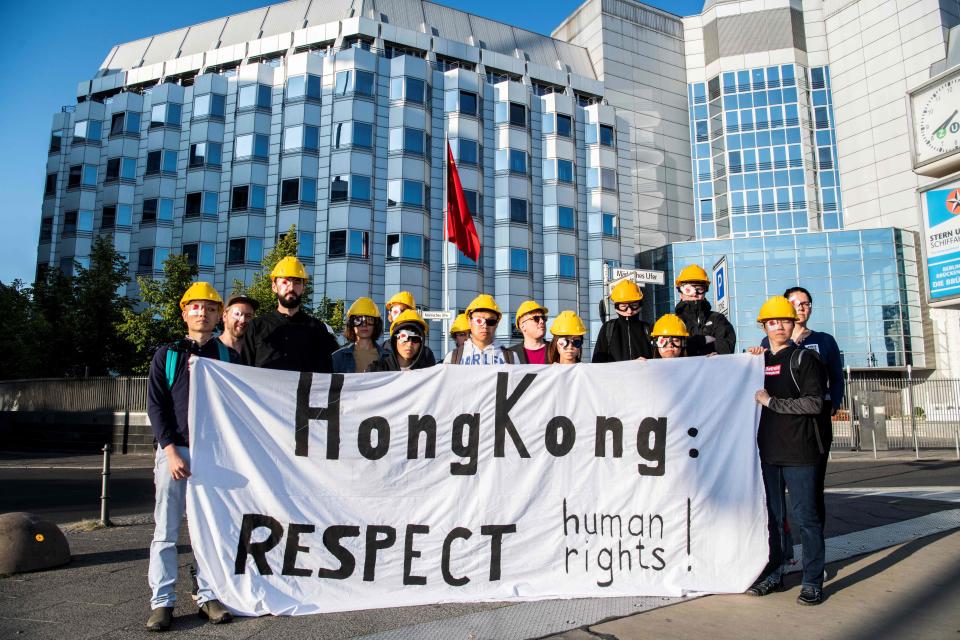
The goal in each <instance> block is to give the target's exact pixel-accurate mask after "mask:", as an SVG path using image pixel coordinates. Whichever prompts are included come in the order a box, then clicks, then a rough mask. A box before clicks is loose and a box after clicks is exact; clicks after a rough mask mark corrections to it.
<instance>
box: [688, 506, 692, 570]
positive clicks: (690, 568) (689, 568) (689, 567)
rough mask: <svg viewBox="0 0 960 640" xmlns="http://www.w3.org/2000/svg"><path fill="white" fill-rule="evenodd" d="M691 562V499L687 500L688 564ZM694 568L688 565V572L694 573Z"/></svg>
mask: <svg viewBox="0 0 960 640" xmlns="http://www.w3.org/2000/svg"><path fill="white" fill-rule="evenodd" d="M689 561H690V498H687V562H689ZM692 570H693V567H692V566H690V565H689V564H688V565H687V571H692Z"/></svg>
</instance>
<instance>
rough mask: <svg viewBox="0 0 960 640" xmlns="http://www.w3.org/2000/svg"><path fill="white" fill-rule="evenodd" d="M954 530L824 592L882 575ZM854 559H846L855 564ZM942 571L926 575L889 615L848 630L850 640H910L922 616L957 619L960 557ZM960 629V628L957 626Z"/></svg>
mask: <svg viewBox="0 0 960 640" xmlns="http://www.w3.org/2000/svg"><path fill="white" fill-rule="evenodd" d="M955 531H956V529H954V530H953V531H947V532H943V533H938V534H936V535H932V536H927V537H925V538H921V539H919V540H914V541H913V542H909V543H907V544H905V545H903V546H902V547H900V548H899V549H897V550H896V551H894V552H893V553H891V554H889V555H888V556H886V557H884V558H881V559H879V560H877V561H876V562H874V563H872V564H871V565H869V566H867V567H864V568H863V569H860V570H859V571H857V572H855V573H853V574H851V575H849V576H846V577H844V578H841V579H840V580H838V581H836V582H834V583H831V584H828V585H827V586H826V589H825V591H826V592H827V593H828V594H829V593H832V592H836V591H839V590H841V589H844V588H847V587H850V586H852V585H854V584H856V583H858V582H860V581H861V580H864V579H866V578H869V577H871V576H874V575H877V574H878V573H882V572H883V570H884V569H886V568H888V567H891V566H893V565H895V564H897V563H899V562H902V561H904V560H906V559H907V558H908V557H910V556H911V555H912V554H913V553H915V552H916V551H917V550H919V549H921V548H922V547H924V546H926V545H929V544H931V543H932V542H935V541H936V540H939V539H941V538H944V537H946V536H948V535H950V534H952V533H954V532H955ZM854 560H855V558H850V559H848V560H844V561H843V562H844V563H849V562H853V561H854ZM943 560H944V562H943V563H942V564H941V568H940V570H939V571H937V572H935V573H934V574H933V575H929V576H926V580H925V585H926V586H925V587H924V588H923V589H918V590H914V591H913V592H912V593H910V594H909V595H908V596H906V597H904V598H903V599H902V600H901V603H900V605H899V606H896V607H891V608H890V609H889V610H888V611H887V612H886V614H884V615H881V616H876V617H875V618H873V619H872V620H869V621H867V622H865V623H864V624H863V626H862V627H860V628H859V629H849V628H848V629H847V630H845V634H844V635H845V637H846V638H847V639H849V640H885V639H887V638H891V639H893V638H909V637H911V636H913V635H915V633H916V629H917V627H918V625H922V624H923V622H922V621H921V620H919V619H918V617H920V616H921V615H924V614H925V615H927V616H945V617H946V619H951V618H952V619H954V620H957V619H958V613H957V611H958V608H957V607H958V604H960V558H944V559H943ZM958 626H960V625H958Z"/></svg>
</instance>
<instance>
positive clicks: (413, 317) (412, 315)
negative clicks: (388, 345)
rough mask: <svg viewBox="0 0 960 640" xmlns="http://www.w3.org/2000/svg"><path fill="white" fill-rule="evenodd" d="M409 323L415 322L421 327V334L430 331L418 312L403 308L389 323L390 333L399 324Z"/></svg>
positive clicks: (391, 333)
mask: <svg viewBox="0 0 960 640" xmlns="http://www.w3.org/2000/svg"><path fill="white" fill-rule="evenodd" d="M410 323H413V324H416V325H418V326H419V327H420V328H421V329H423V335H427V334H428V333H430V327H428V326H427V323H426V322H425V321H424V319H423V318H421V317H420V314H419V313H417V312H416V311H414V310H413V309H405V310H404V311H402V312H401V313H400V315H398V316H397V319H396V320H394V321H393V322H392V323H390V335H393V332H394V330H395V329H396V328H397V327H399V326H400V325H402V324H410Z"/></svg>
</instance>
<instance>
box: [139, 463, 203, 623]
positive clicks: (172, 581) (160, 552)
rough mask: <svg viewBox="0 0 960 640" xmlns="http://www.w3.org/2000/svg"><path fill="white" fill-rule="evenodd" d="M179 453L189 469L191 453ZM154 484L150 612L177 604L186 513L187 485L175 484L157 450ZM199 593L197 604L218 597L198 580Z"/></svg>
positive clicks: (198, 578) (184, 481)
mask: <svg viewBox="0 0 960 640" xmlns="http://www.w3.org/2000/svg"><path fill="white" fill-rule="evenodd" d="M177 453H179V454H180V457H181V458H183V459H184V460H185V461H186V463H187V465H188V466H189V465H190V449H188V448H187V447H177ZM153 482H154V485H155V486H156V506H155V507H154V509H153V521H154V523H155V527H154V530H153V542H151V543H150V569H149V571H148V573H147V576H148V580H149V582H150V590H151V592H152V593H153V595H152V597H151V598H150V608H151V609H159V608H161V607H173V606H174V604H175V603H176V601H177V593H176V590H175V586H176V583H177V570H178V563H177V538H179V537H180V525H181V523H182V522H183V517H184V515H186V512H187V481H186V480H174V479H173V477H172V476H171V475H170V468H169V467H168V466H167V454H166V452H164V450H163V449H161V448H160V447H157V455H156V458H155V460H154V464H153ZM197 582H198V584H199V591H198V592H197V604H198V605H199V604H203V603H204V602H206V601H208V600H214V599H215V597H214V595H213V593H212V592H211V591H210V589H209V588H208V587H207V586H206V585H205V584H204V582H203V581H202V580H201V579H200V576H199V575H198V576H197Z"/></svg>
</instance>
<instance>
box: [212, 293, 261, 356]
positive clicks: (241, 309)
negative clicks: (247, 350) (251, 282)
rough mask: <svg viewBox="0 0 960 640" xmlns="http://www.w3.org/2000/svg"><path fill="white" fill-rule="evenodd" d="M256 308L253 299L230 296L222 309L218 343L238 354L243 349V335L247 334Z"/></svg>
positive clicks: (256, 305)
mask: <svg viewBox="0 0 960 640" xmlns="http://www.w3.org/2000/svg"><path fill="white" fill-rule="evenodd" d="M258 306H259V304H258V303H257V301H256V300H254V299H253V298H248V297H247V296H242V295H233V296H230V297H229V298H228V299H227V306H226V307H224V308H223V333H221V334H220V336H219V337H220V342H222V343H223V344H225V345H227V346H228V347H230V348H231V349H233V350H235V351H236V352H237V353H239V352H240V351H241V350H242V349H243V334H245V333H246V332H247V327H249V326H250V321H251V320H253V314H255V313H256V312H257V307H258Z"/></svg>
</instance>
